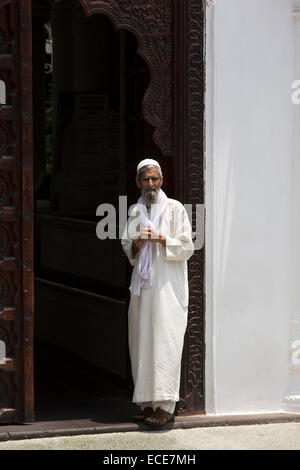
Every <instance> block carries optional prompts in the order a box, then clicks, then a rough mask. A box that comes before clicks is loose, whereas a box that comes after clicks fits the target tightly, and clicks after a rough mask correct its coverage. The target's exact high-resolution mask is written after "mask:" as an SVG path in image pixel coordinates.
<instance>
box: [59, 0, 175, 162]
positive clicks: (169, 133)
mask: <svg viewBox="0 0 300 470" xmlns="http://www.w3.org/2000/svg"><path fill="white" fill-rule="evenodd" d="M62 1H63V0H55V3H60V2H62ZM78 2H79V3H80V4H81V5H82V8H83V10H84V12H85V14H86V16H87V17H89V16H91V15H94V14H104V15H106V16H107V17H109V18H110V20H111V21H112V23H113V25H114V27H115V29H117V30H119V29H127V30H128V31H130V32H132V33H133V34H134V35H135V37H136V38H137V41H138V51H137V52H138V54H139V55H140V56H141V57H142V58H143V59H144V60H145V62H146V64H147V66H148V67H149V71H150V83H149V86H148V89H147V91H146V93H145V96H144V99H143V115H144V118H145V120H146V122H147V123H148V124H150V125H151V126H152V127H153V128H154V134H153V140H154V143H155V144H156V145H157V146H158V148H159V149H160V150H161V152H162V154H163V155H165V156H172V155H174V150H173V127H172V119H173V106H172V98H173V87H172V84H173V79H172V59H173V41H172V31H173V14H172V12H173V8H172V0H153V1H149V0H78Z"/></svg>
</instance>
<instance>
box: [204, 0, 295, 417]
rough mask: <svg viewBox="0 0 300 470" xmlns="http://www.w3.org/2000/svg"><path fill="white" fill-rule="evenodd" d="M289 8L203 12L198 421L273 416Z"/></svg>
mask: <svg viewBox="0 0 300 470" xmlns="http://www.w3.org/2000/svg"><path fill="white" fill-rule="evenodd" d="M292 10H293V2H292V0H217V5H216V6H215V7H210V8H208V12H207V52H206V54H207V57H206V61H207V90H206V217H207V219H206V250H207V251H206V253H207V254H206V256H207V259H206V263H207V278H206V286H207V312H206V412H207V413H208V414H210V413H217V414H232V413H247V412H250V413H255V412H273V411H280V410H281V407H282V398H283V394H284V389H285V386H286V380H287V369H288V326H289V319H290V317H291V311H292V281H293V278H292V260H293V247H292V233H293V217H292V203H293V111H294V110H293V106H295V105H293V104H292V102H291V84H292V81H293V80H295V79H297V78H298V79H300V77H295V72H294V70H295V68H294V66H295V63H294V62H295V57H294V47H295V24H294V20H293V18H292Z"/></svg>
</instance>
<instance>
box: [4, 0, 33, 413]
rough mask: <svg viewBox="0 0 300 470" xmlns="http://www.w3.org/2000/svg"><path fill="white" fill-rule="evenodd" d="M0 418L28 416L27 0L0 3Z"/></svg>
mask: <svg viewBox="0 0 300 470" xmlns="http://www.w3.org/2000/svg"><path fill="white" fill-rule="evenodd" d="M0 79H1V80H3V81H4V82H5V88H6V93H5V94H6V96H5V100H4V101H5V103H2V105H1V107H0V238H1V260H0V339H1V340H2V341H3V342H4V343H5V348H6V358H5V362H4V364H1V365H0V422H11V421H19V422H22V421H32V420H33V351H32V344H33V295H34V293H33V224H32V220H33V218H32V211H33V209H32V165H33V162H32V105H31V98H32V85H31V1H30V0H19V2H15V1H13V0H10V1H2V2H1V3H0Z"/></svg>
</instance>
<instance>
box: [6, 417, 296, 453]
mask: <svg viewBox="0 0 300 470" xmlns="http://www.w3.org/2000/svg"><path fill="white" fill-rule="evenodd" d="M248 449H250V450H256V449H258V450H300V422H287V423H269V424H251V425H235V426H211V427H201V428H193V429H173V430H171V431H152V430H149V431H148V430H144V431H140V432H115V433H107V434H96V435H79V436H67V437H51V438H42V439H26V440H9V441H5V442H0V450H112V451H113V450H248Z"/></svg>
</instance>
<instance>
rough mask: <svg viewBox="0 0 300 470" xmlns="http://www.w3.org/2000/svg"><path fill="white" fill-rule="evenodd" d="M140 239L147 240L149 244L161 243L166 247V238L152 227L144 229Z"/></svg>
mask: <svg viewBox="0 0 300 470" xmlns="http://www.w3.org/2000/svg"><path fill="white" fill-rule="evenodd" d="M140 237H141V239H143V240H147V242H151V243H161V244H162V245H164V246H165V245H166V238H165V237H164V236H163V235H162V234H161V233H158V232H156V231H155V230H153V228H151V227H147V228H143V229H142V230H141V232H140Z"/></svg>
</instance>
